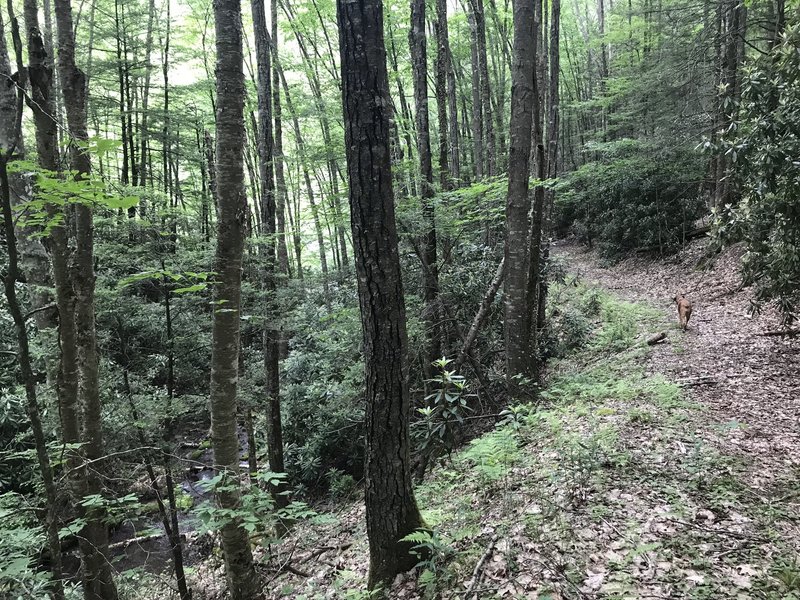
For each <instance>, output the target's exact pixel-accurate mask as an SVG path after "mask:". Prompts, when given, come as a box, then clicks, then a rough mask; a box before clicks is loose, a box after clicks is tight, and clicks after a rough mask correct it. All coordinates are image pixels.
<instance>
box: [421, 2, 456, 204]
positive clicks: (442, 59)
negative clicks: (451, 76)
mask: <svg viewBox="0 0 800 600" xmlns="http://www.w3.org/2000/svg"><path fill="white" fill-rule="evenodd" d="M434 31H435V32H436V112H437V116H438V119H439V181H440V183H441V185H442V189H443V190H450V189H452V187H453V176H452V171H451V170H450V160H449V159H450V149H449V148H448V147H447V145H448V143H449V137H450V136H449V132H448V129H449V123H448V120H447V75H448V73H449V72H450V41H449V36H448V31H447V0H436V21H435V22H434ZM423 41H424V38H423Z"/></svg>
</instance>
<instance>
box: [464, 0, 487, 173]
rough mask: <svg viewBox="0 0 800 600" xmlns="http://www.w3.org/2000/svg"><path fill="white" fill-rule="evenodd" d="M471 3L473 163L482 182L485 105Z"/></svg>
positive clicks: (475, 25) (469, 14)
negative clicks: (483, 102)
mask: <svg viewBox="0 0 800 600" xmlns="http://www.w3.org/2000/svg"><path fill="white" fill-rule="evenodd" d="M469 1H470V10H469V11H468V12H467V21H468V22H469V30H470V37H471V43H470V52H471V66H472V148H473V150H472V154H473V156H472V162H473V171H474V173H475V179H476V180H477V181H480V180H481V179H483V177H484V174H485V172H484V168H483V167H484V145H483V104H482V101H481V98H482V96H481V59H480V56H479V48H478V25H477V22H476V19H475V10H474V8H473V5H472V2H473V1H475V0H469Z"/></svg>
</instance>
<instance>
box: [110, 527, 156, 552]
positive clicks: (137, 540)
mask: <svg viewBox="0 0 800 600" xmlns="http://www.w3.org/2000/svg"><path fill="white" fill-rule="evenodd" d="M162 537H164V533H163V532H161V531H159V532H158V533H150V534H148V535H139V536H136V537H132V538H129V539H127V540H122V541H121V542H115V543H113V544H109V545H108V549H109V550H120V549H122V550H124V549H125V548H127V547H128V546H131V545H133V544H144V543H145V542H152V541H153V540H157V539H159V538H162Z"/></svg>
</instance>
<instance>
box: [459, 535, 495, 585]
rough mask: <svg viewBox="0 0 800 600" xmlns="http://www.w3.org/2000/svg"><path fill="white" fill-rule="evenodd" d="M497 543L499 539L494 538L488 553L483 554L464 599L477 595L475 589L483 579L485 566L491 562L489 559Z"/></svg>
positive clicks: (473, 572)
mask: <svg viewBox="0 0 800 600" xmlns="http://www.w3.org/2000/svg"><path fill="white" fill-rule="evenodd" d="M496 542H497V538H496V537H493V538H492V541H491V542H489V546H488V547H487V548H486V552H484V553H483V555H482V556H481V558H480V560H479V561H478V564H476V565H475V569H474V570H473V571H472V583H471V584H470V586H469V587H468V588H467V591H466V592H465V593H464V598H469V597H470V596H471V595H472V594H473V593H475V588H476V587H478V584H479V583H480V581H481V579H482V572H481V570H482V569H483V564H484V563H485V562H486V561H487V560H489V557H490V556H491V555H492V554H493V553H494V546H495V543H496Z"/></svg>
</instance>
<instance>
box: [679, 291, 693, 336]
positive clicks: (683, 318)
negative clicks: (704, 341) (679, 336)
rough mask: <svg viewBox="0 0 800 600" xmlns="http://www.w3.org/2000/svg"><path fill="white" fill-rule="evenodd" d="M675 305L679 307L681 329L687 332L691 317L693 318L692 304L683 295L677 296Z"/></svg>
mask: <svg viewBox="0 0 800 600" xmlns="http://www.w3.org/2000/svg"><path fill="white" fill-rule="evenodd" d="M675 304H677V305H678V322H679V323H680V326H681V329H683V330H684V331H686V328H687V327H688V326H689V317H691V316H692V303H691V302H689V300H687V299H686V296H684V295H683V294H678V295H677V296H675Z"/></svg>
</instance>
